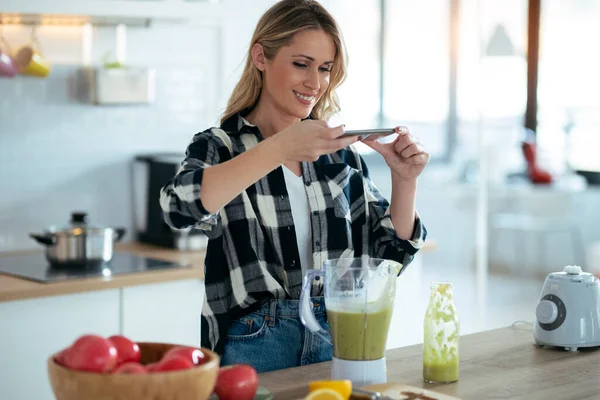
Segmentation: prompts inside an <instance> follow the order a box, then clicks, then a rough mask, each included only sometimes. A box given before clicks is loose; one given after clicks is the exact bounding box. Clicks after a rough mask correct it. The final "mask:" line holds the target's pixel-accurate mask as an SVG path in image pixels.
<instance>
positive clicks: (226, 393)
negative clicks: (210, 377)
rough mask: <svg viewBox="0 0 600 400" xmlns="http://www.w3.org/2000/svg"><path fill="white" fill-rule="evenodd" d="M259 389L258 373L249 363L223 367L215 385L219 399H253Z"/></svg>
mask: <svg viewBox="0 0 600 400" xmlns="http://www.w3.org/2000/svg"><path fill="white" fill-rule="evenodd" d="M257 389H258V374H257V373H256V370H255V369H254V368H252V366H250V365H248V364H236V365H230V366H226V367H222V368H221V369H220V370H219V376H218V378H217V383H216V385H215V393H216V394H217V396H219V400H253V399H254V396H255V395H256V390H257Z"/></svg>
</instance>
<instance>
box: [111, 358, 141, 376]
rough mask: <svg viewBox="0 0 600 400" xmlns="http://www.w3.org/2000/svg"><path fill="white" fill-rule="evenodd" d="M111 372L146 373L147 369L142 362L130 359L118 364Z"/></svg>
mask: <svg viewBox="0 0 600 400" xmlns="http://www.w3.org/2000/svg"><path fill="white" fill-rule="evenodd" d="M113 373H115V374H133V375H137V374H147V373H148V370H147V369H146V367H144V366H143V365H142V364H140V363H137V362H132V361H130V362H126V363H123V364H121V365H119V366H118V367H117V369H115V370H114V372H113Z"/></svg>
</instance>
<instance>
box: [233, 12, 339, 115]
mask: <svg viewBox="0 0 600 400" xmlns="http://www.w3.org/2000/svg"><path fill="white" fill-rule="evenodd" d="M305 29H315V30H323V31H324V32H325V33H327V34H329V35H330V36H331V38H332V40H333V43H334V45H335V49H336V52H335V57H334V59H333V65H332V68H331V73H330V78H329V86H328V87H327V89H326V90H325V92H324V93H323V96H321V98H320V99H319V101H318V102H317V104H315V106H314V107H313V110H312V116H313V117H314V118H315V119H320V120H328V119H329V118H330V117H331V116H332V115H333V114H335V113H336V112H338V111H339V110H340V106H339V102H338V97H337V95H336V92H335V90H336V88H337V87H338V86H340V85H341V83H342V82H343V81H344V79H345V78H346V64H347V54H346V49H345V46H344V42H343V38H342V35H341V32H340V29H339V27H338V25H337V23H336V22H335V20H334V19H333V17H332V16H331V14H329V12H327V10H325V8H324V7H323V6H322V5H321V4H319V2H317V1H314V0H282V1H280V2H278V3H276V4H275V5H273V6H272V7H271V8H270V9H268V10H267V11H266V12H265V13H264V14H263V16H262V17H261V18H260V20H259V21H258V24H257V25H256V29H255V30H254V35H253V36H252V41H251V42H250V46H249V48H248V54H247V55H246V64H245V66H244V70H243V71H242V76H241V78H240V80H239V82H238V83H237V85H236V86H235V88H234V89H233V92H232V94H231V97H230V98H229V101H228V102H227V107H226V108H225V111H224V113H223V116H222V117H221V123H223V122H225V121H226V120H227V119H229V118H230V117H231V116H233V115H235V114H236V113H238V112H241V111H244V110H250V109H252V108H253V107H254V106H255V105H256V103H257V102H258V98H259V96H260V92H261V89H262V85H263V78H262V73H261V71H260V70H259V69H258V68H256V66H255V65H254V63H253V61H252V55H251V51H252V47H253V46H254V45H255V44H256V43H259V44H261V45H262V47H263V51H264V55H265V58H266V59H267V60H272V59H273V58H274V57H275V55H276V54H277V52H278V51H279V49H280V48H281V47H282V46H286V45H289V44H290V43H291V42H292V40H293V38H294V35H295V34H296V33H298V32H299V31H302V30H305Z"/></svg>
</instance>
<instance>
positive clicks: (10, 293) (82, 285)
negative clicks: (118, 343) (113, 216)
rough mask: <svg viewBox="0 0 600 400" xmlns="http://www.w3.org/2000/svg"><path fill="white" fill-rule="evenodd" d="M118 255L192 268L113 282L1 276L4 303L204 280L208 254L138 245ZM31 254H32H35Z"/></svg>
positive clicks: (129, 276)
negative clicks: (50, 280) (135, 256)
mask: <svg viewBox="0 0 600 400" xmlns="http://www.w3.org/2000/svg"><path fill="white" fill-rule="evenodd" d="M36 251H37V250H36ZM115 251H116V252H121V253H131V254H135V255H138V256H143V257H149V258H156V259H161V260H166V261H172V262H176V263H180V264H190V267H186V268H173V269H169V270H157V271H152V272H136V273H133V274H123V275H115V276H112V277H109V278H105V277H98V278H86V279H71V280H68V281H61V282H55V283H40V282H34V281H30V280H26V279H22V278H16V277H12V276H7V275H2V274H0V302H1V301H11V300H23V299H31V298H36V297H46V296H56V295H63V294H72V293H80V292H89V291H93V290H105V289H115V288H121V287H127V286H136V285H144V284H149V283H160V282H169V281H178V280H184V279H204V256H205V252H204V251H185V252H181V251H177V250H172V249H166V248H161V247H155V246H150V245H146V244H142V243H135V242H132V243H117V244H116V245H115ZM23 253H27V252H23V251H21V252H11V253H0V257H2V256H4V255H15V254H23ZM29 253H31V251H30V252H29Z"/></svg>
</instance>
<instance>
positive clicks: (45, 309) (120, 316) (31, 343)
mask: <svg viewBox="0 0 600 400" xmlns="http://www.w3.org/2000/svg"><path fill="white" fill-rule="evenodd" d="M203 299H204V284H203V281H202V280H201V279H184V280H180V281H171V282H164V283H153V284H144V285H137V286H127V287H122V288H115V289H109V290H99V291H90V292H84V293H75V294H67V295H59V296H48V297H40V298H35V299H28V300H16V301H5V302H0V321H1V322H0V324H1V325H0V326H1V328H0V388H1V389H0V392H1V393H2V395H0V397H1V398H2V399H11V400H13V399H14V400H21V399H23V400H29V399H36V400H52V399H54V397H53V395H52V389H51V388H50V383H49V381H48V373H47V371H46V360H47V358H48V356H49V355H50V354H52V353H54V352H56V351H57V350H59V349H62V348H64V347H66V346H68V345H69V344H70V343H72V342H73V340H75V339H76V338H77V337H79V336H81V335H83V334H86V333H93V334H98V335H102V336H110V335H114V334H118V333H120V334H124V335H127V336H129V337H130V338H132V339H133V340H136V341H159V342H169V343H179V344H187V345H194V346H198V345H199V344H200V314H201V310H202V302H203Z"/></svg>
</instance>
